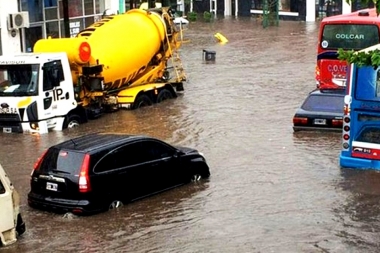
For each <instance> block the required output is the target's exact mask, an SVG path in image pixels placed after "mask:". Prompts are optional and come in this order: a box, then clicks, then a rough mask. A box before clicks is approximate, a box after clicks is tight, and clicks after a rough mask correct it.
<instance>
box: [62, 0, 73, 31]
mask: <svg viewBox="0 0 380 253" xmlns="http://www.w3.org/2000/svg"><path fill="white" fill-rule="evenodd" d="M62 5H63V27H64V29H65V37H66V38H70V37H71V36H70V21H69V0H62Z"/></svg>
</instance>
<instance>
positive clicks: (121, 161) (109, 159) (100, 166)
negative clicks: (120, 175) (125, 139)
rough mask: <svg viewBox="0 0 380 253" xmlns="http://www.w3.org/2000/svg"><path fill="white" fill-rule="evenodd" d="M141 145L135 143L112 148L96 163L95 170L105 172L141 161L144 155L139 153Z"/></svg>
mask: <svg viewBox="0 0 380 253" xmlns="http://www.w3.org/2000/svg"><path fill="white" fill-rule="evenodd" d="M139 146H140V144H137V143H133V144H128V145H125V146H122V147H117V148H115V149H113V150H111V151H110V152H108V153H107V154H105V155H104V157H103V158H101V159H100V160H99V162H98V163H97V164H96V165H95V168H94V172H96V173H99V172H105V171H110V170H114V169H119V168H124V167H127V166H131V165H135V164H137V163H140V162H141V161H142V159H144V157H143V156H141V154H139V150H140V148H139Z"/></svg>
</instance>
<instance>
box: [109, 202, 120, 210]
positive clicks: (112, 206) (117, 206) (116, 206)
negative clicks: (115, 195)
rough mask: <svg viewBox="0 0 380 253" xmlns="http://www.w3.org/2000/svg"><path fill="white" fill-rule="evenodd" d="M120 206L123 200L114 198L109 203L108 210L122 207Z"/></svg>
mask: <svg viewBox="0 0 380 253" xmlns="http://www.w3.org/2000/svg"><path fill="white" fill-rule="evenodd" d="M122 206H123V202H121V201H120V200H114V201H112V203H111V204H110V206H109V210H114V209H117V208H119V207H122Z"/></svg>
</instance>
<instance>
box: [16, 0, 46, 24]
mask: <svg viewBox="0 0 380 253" xmlns="http://www.w3.org/2000/svg"><path fill="white" fill-rule="evenodd" d="M42 10H43V8H42V0H34V1H27V0H23V1H22V2H21V11H27V12H29V22H38V21H42V20H43V12H42Z"/></svg>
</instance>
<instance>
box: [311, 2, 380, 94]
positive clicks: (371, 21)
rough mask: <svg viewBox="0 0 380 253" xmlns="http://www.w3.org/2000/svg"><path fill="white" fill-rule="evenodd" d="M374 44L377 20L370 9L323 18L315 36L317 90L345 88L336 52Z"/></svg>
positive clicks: (379, 34) (378, 36) (379, 36)
mask: <svg viewBox="0 0 380 253" xmlns="http://www.w3.org/2000/svg"><path fill="white" fill-rule="evenodd" d="M378 43H380V17H378V16H377V14H376V9H374V8H368V9H363V10H359V11H356V12H352V13H347V14H341V15H336V16H331V17H326V18H324V19H323V20H322V21H321V23H320V28H319V35H318V46H317V48H318V49H317V66H316V70H315V78H316V82H317V88H320V89H339V88H344V87H345V85H346V73H347V68H348V66H347V63H346V62H345V61H341V60H339V59H338V49H340V48H341V49H344V50H355V51H357V50H361V49H364V48H367V47H369V46H372V45H375V44H378Z"/></svg>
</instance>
